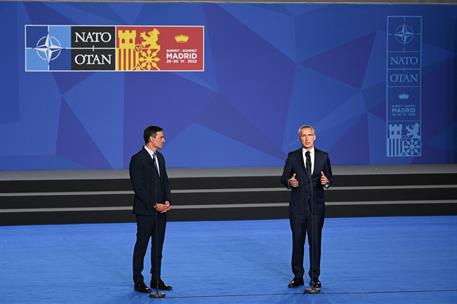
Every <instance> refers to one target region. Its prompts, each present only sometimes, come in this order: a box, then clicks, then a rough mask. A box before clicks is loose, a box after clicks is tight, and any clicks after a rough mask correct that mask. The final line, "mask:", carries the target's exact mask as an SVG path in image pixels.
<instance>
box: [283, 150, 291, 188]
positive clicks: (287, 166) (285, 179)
mask: <svg viewBox="0 0 457 304" xmlns="http://www.w3.org/2000/svg"><path fill="white" fill-rule="evenodd" d="M292 174H293V173H292V164H291V157H290V155H288V156H287V159H286V163H285V164H284V169H283V171H282V176H281V184H283V185H284V187H286V188H287V189H290V185H289V179H290V178H291V177H292Z"/></svg>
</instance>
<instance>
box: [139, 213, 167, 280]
mask: <svg viewBox="0 0 457 304" xmlns="http://www.w3.org/2000/svg"><path fill="white" fill-rule="evenodd" d="M156 220H157V233H156ZM136 225H137V232H136V243H135V248H134V250H133V281H134V282H135V283H138V282H143V279H144V278H143V275H142V274H141V273H142V271H143V267H144V266H143V265H144V256H145V254H146V250H147V248H148V243H149V239H151V240H152V242H151V243H152V244H151V274H152V276H151V281H154V282H155V281H156V280H160V276H161V267H162V249H163V242H164V239H165V228H166V225H167V215H166V214H161V213H158V212H156V214H154V215H137V216H136Z"/></svg>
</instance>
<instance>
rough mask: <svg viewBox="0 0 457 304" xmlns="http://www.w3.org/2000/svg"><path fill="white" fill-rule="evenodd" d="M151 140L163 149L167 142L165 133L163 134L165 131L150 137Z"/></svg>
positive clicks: (157, 147)
mask: <svg viewBox="0 0 457 304" xmlns="http://www.w3.org/2000/svg"><path fill="white" fill-rule="evenodd" d="M149 142H150V143H151V144H152V146H153V147H154V148H155V149H162V148H163V145H164V144H165V135H164V134H163V131H159V132H157V133H156V136H155V137H152V136H151V137H149Z"/></svg>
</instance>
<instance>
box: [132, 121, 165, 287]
mask: <svg viewBox="0 0 457 304" xmlns="http://www.w3.org/2000/svg"><path fill="white" fill-rule="evenodd" d="M143 137H144V142H145V145H144V146H143V148H142V149H141V150H140V151H139V152H138V153H136V154H135V155H133V156H132V159H131V160H130V167H129V171H130V182H131V183H132V187H133V191H134V192H135V197H134V201H133V213H134V214H135V216H136V223H137V232H136V243H135V249H134V251H133V281H134V283H135V285H134V289H135V290H136V291H138V292H144V293H149V292H150V291H151V290H150V289H149V288H148V287H147V286H146V284H145V283H144V278H143V275H142V274H141V273H142V271H143V261H144V256H145V254H146V250H147V247H148V243H149V239H152V246H151V247H152V249H151V274H152V275H151V284H150V286H151V288H158V289H162V290H171V289H172V287H171V286H168V285H166V284H165V283H164V282H163V281H162V279H161V264H162V248H163V242H164V239H165V227H166V224H167V212H168V211H169V210H170V209H171V204H170V196H171V195H170V183H169V181H168V175H167V170H166V168H165V159H164V157H163V155H162V154H161V153H160V152H159V151H158V149H162V148H163V145H164V143H165V137H164V133H163V129H162V128H160V127H157V126H149V127H147V128H146V129H144V133H143Z"/></svg>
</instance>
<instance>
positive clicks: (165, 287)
mask: <svg viewBox="0 0 457 304" xmlns="http://www.w3.org/2000/svg"><path fill="white" fill-rule="evenodd" d="M151 288H153V289H155V288H158V289H160V290H172V289H173V287H171V286H170V285H167V284H165V282H164V281H162V280H160V281H159V285H158V286H157V283H155V282H151Z"/></svg>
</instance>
